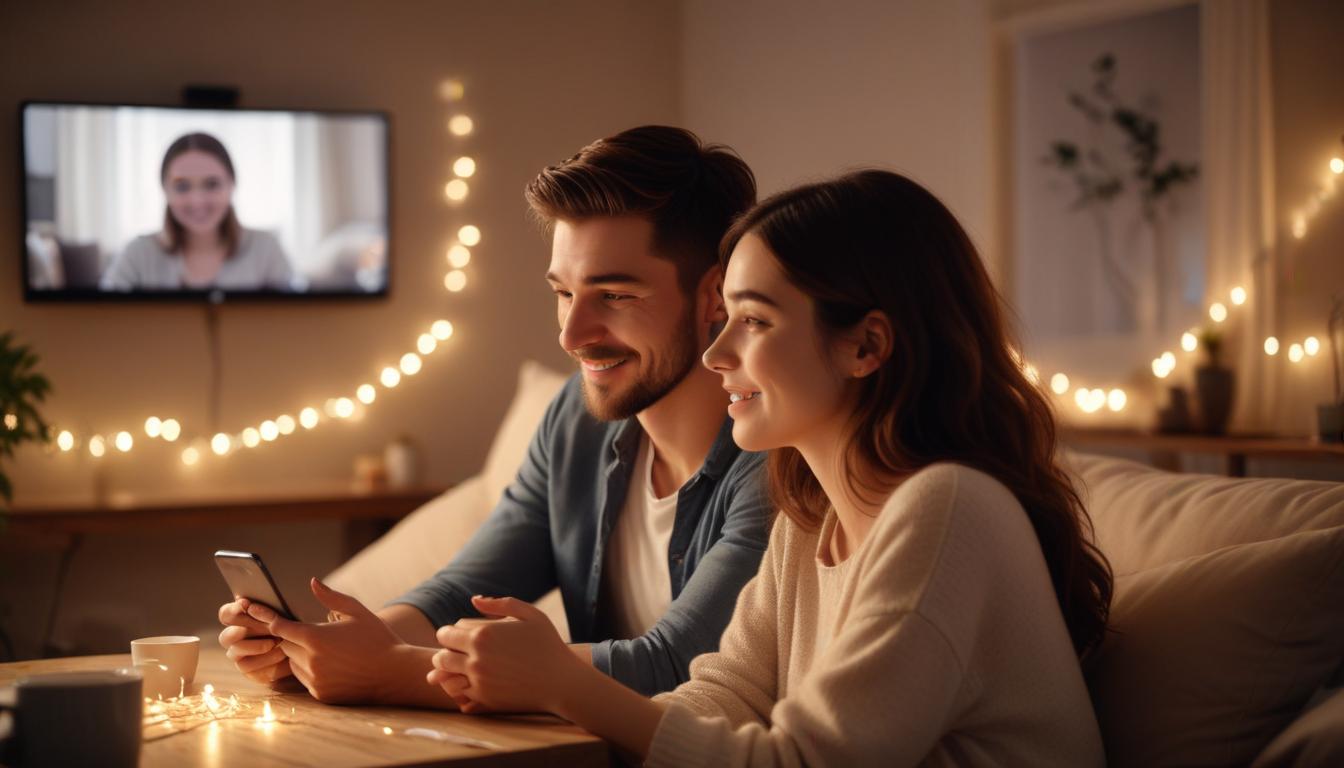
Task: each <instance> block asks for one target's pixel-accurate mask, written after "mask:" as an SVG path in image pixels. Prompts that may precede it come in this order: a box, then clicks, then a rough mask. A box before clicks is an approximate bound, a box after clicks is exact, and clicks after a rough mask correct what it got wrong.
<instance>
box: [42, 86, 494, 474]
mask: <svg viewBox="0 0 1344 768" xmlns="http://www.w3.org/2000/svg"><path fill="white" fill-rule="evenodd" d="M438 94H439V97H440V98H441V99H442V100H443V101H444V102H446V103H448V105H449V106H450V109H453V110H456V109H457V106H458V105H457V102H460V101H462V100H463V98H464V97H465V95H466V88H465V87H464V86H463V84H462V82H461V81H459V80H454V79H450V80H445V81H443V82H442V83H440V84H439V87H438ZM447 127H448V132H449V133H450V134H451V135H452V136H454V137H455V138H456V139H458V140H460V139H463V138H465V137H467V136H469V135H471V133H472V131H473V130H474V129H475V123H474V122H473V121H472V119H471V117H470V116H468V115H466V114H462V113H461V112H460V111H455V113H454V114H452V115H451V116H450V118H449V119H448V122H447ZM451 168H452V174H453V178H451V179H449V180H448V181H447V182H446V183H445V184H444V187H443V189H444V197H445V199H446V201H447V202H448V204H450V205H456V204H458V203H461V202H462V201H463V200H465V199H466V198H467V195H468V194H469V192H470V186H469V184H468V182H467V179H468V178H471V177H473V176H475V175H476V173H477V171H478V166H477V162H476V160H475V159H474V158H472V157H470V156H468V155H458V156H457V157H456V158H455V159H454V160H453V163H452V166H451ZM481 237H482V235H481V230H480V227H478V226H476V225H474V224H465V225H462V226H461V227H459V228H458V230H457V233H456V237H455V238H454V240H453V242H452V243H451V244H450V245H449V247H448V250H447V253H446V258H447V262H448V266H449V267H450V269H449V271H448V273H447V274H446V275H444V279H443V283H444V288H445V289H447V290H448V291H449V292H451V293H457V292H459V291H461V290H463V289H464V288H466V286H467V273H466V271H465V270H466V267H467V265H469V264H470V263H471V258H472V253H471V248H474V247H476V246H477V245H479V244H480V242H481ZM453 333H454V328H453V324H452V323H451V322H449V321H448V320H444V319H439V320H435V321H434V322H433V324H431V325H430V326H429V328H427V329H424V330H423V331H422V332H420V333H418V334H416V335H415V337H414V338H415V343H414V349H412V350H410V351H407V352H405V353H403V354H401V355H400V356H399V357H397V358H396V364H395V365H391V364H388V365H384V366H382V367H381V369H377V368H376V369H375V370H378V371H379V372H378V376H377V384H378V385H381V386H382V388H383V389H384V390H392V389H395V388H396V387H397V386H398V385H399V384H400V383H401V381H402V378H403V377H408V376H415V375H416V374H418V373H419V372H420V371H421V370H423V368H424V365H425V363H426V361H427V360H428V359H429V358H430V356H431V355H432V354H433V353H434V352H435V350H437V349H439V348H440V347H441V346H442V345H443V343H444V342H446V341H448V339H450V338H452V336H453ZM351 394H353V397H351V396H350V394H340V395H337V396H335V397H331V398H327V399H326V400H325V401H324V402H323V403H322V405H321V406H320V407H319V406H317V405H315V404H307V405H304V406H301V407H300V408H298V409H296V410H295V411H294V412H288V413H281V414H279V415H277V416H275V417H273V418H268V419H266V420H264V421H262V422H261V423H260V424H250V425H246V426H243V427H241V428H240V429H238V430H237V431H233V432H217V433H215V434H214V435H212V436H209V437H208V438H207V437H206V436H198V437H196V438H194V439H192V440H190V441H189V444H188V445H186V446H185V447H184V448H183V449H182V451H181V453H180V459H181V461H182V463H183V464H184V465H186V466H188V467H192V466H196V465H197V464H199V463H200V462H201V461H202V460H204V459H206V458H209V457H212V456H213V457H219V458H223V457H226V456H229V455H231V454H233V453H235V452H237V451H239V450H246V449H254V448H258V447H261V446H264V445H265V444H267V443H274V442H277V441H279V440H280V439H281V438H284V437H288V436H291V435H294V434H297V433H298V431H299V428H302V429H303V430H304V431H308V430H312V429H316V428H317V427H318V426H320V425H322V424H323V423H325V422H330V421H344V420H349V419H353V418H357V417H359V416H362V415H363V413H364V411H365V409H367V408H368V407H369V406H371V405H373V404H374V402H376V401H377V400H378V399H379V396H380V393H379V391H378V387H377V386H375V384H374V383H370V382H362V383H360V384H358V385H357V386H355V387H354V388H353V392H352V393H351ZM295 414H297V416H296V415H295ZM134 432H135V434H133V431H132V430H129V429H120V430H110V431H108V432H106V433H102V434H89V435H87V436H83V435H80V434H79V433H78V432H77V431H75V430H71V429H60V430H59V431H58V432H57V435H56V449H57V452H59V453H65V454H68V453H72V452H74V451H76V450H78V449H80V448H81V447H84V448H86V449H87V450H88V453H89V455H90V456H92V457H93V458H95V459H101V458H103V457H104V456H106V455H107V454H108V452H109V449H113V450H116V451H117V452H119V453H130V452H131V451H132V450H133V449H134V448H135V447H136V446H137V438H136V434H138V433H139V432H143V433H144V435H145V437H146V438H148V440H147V441H145V442H150V441H154V440H161V441H163V442H167V443H174V442H177V441H178V439H179V438H181V437H182V436H183V434H184V430H183V426H182V423H181V422H179V421H178V420H177V419H176V418H160V417H158V416H150V417H149V418H148V419H146V420H145V423H144V427H143V430H135V431H134Z"/></svg>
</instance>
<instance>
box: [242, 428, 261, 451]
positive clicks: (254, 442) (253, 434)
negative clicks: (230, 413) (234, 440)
mask: <svg viewBox="0 0 1344 768" xmlns="http://www.w3.org/2000/svg"><path fill="white" fill-rule="evenodd" d="M243 445H245V446H247V447H248V448H256V447H257V446H258V445H261V433H260V432H258V431H257V428H256V427H248V428H247V429H244V430H243Z"/></svg>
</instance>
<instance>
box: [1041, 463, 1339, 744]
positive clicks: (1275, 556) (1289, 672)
mask: <svg viewBox="0 0 1344 768" xmlns="http://www.w3.org/2000/svg"><path fill="white" fill-rule="evenodd" d="M1067 463H1069V464H1071V465H1072V467H1073V468H1074V470H1075V471H1076V472H1077V473H1078V476H1079V479H1080V481H1081V482H1080V491H1081V493H1082V495H1083V497H1084V501H1085V503H1086V504H1087V507H1088V511H1089V513H1090V514H1091V516H1092V519H1093V523H1094V526H1095V529H1096V541H1097V544H1098V546H1099V547H1100V548H1101V550H1102V552H1103V553H1104V554H1105V555H1106V556H1107V557H1108V559H1109V560H1110V561H1111V564H1112V568H1113V569H1114V572H1115V577H1116V579H1115V594H1114V599H1113V602H1112V606H1111V626H1112V628H1113V629H1114V630H1115V631H1114V632H1113V633H1111V634H1109V635H1108V636H1107V638H1106V640H1105V642H1104V643H1103V644H1102V645H1101V647H1100V648H1099V649H1098V651H1097V652H1096V653H1095V654H1094V656H1093V657H1091V658H1090V659H1089V660H1088V665H1087V666H1088V683H1089V688H1090V690H1091V692H1092V698H1093V703H1094V705H1095V707H1096V710H1097V718H1098V721H1099V722H1100V724H1101V727H1102V732H1103V736H1104V737H1105V743H1106V749H1107V753H1108V757H1109V760H1110V762H1111V764H1112V765H1117V766H1127V765H1173V764H1174V765H1228V764H1243V765H1244V764H1246V763H1248V762H1250V761H1251V760H1252V759H1253V758H1255V756H1256V755H1257V754H1259V753H1260V751H1261V750H1262V749H1263V748H1264V747H1265V745H1266V744H1267V743H1268V742H1269V741H1270V740H1271V739H1273V738H1274V737H1275V736H1276V735H1277V734H1278V733H1279V732H1280V731H1281V730H1282V729H1283V728H1284V727H1285V726H1286V725H1287V724H1288V723H1289V722H1291V721H1292V720H1293V718H1294V717H1296V716H1297V714H1298V713H1299V712H1300V710H1301V708H1302V706H1303V704H1304V703H1305V702H1306V701H1307V699H1308V698H1309V697H1310V696H1311V694H1312V692H1313V691H1315V690H1316V689H1317V688H1318V687H1319V686H1320V685H1321V684H1322V683H1323V682H1324V681H1325V680H1326V679H1327V678H1328V677H1329V676H1330V674H1331V672H1332V671H1333V670H1334V669H1336V668H1337V667H1338V665H1339V663H1340V659H1341V657H1344V485H1340V484H1334V483H1321V482H1310V481H1296V480H1260V479H1256V480H1245V479H1242V480H1237V479H1229V478H1220V477H1211V476H1207V475H1193V474H1173V473H1168V472H1162V471H1158V470H1154V469H1152V468H1151V467H1146V466H1143V465H1141V464H1136V463H1134V462H1128V461H1121V460H1118V459H1109V458H1104V457H1096V456H1085V455H1072V456H1070V457H1068V460H1067Z"/></svg>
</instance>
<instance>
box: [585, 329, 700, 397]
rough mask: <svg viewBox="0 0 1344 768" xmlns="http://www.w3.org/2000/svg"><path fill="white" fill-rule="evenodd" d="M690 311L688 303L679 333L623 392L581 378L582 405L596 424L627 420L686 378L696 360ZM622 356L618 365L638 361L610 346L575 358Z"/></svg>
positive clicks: (631, 353)
mask: <svg viewBox="0 0 1344 768" xmlns="http://www.w3.org/2000/svg"><path fill="white" fill-rule="evenodd" d="M694 312H695V309H694V303H693V302H691V306H688V307H687V311H686V313H685V315H684V316H683V317H682V318H681V322H680V323H679V324H678V328H680V329H681V332H680V333H678V334H677V335H676V336H675V337H674V338H673V339H672V343H671V348H670V349H668V351H667V355H666V356H665V357H662V358H661V359H657V358H656V359H654V360H652V363H653V365H652V367H651V368H650V370H649V371H647V372H646V373H644V374H643V375H641V376H640V377H639V378H638V379H636V380H635V381H634V382H633V383H632V384H630V385H629V386H628V387H627V388H626V389H625V390H624V391H621V392H613V391H611V388H610V387H608V386H606V385H603V384H593V383H591V382H589V381H588V378H587V377H584V378H583V402H584V405H586V406H587V407H588V412H589V413H591V414H592V415H593V418H595V419H598V420H600V421H616V420H618V419H628V418H630V417H631V416H634V415H635V414H637V413H639V412H640V411H642V410H644V409H645V408H648V407H650V406H652V405H653V404H654V403H656V402H658V401H659V400H662V399H663V397H665V396H666V395H667V393H668V392H671V391H672V390H673V389H675V388H676V386H677V385H678V384H680V383H681V382H682V380H683V379H685V378H686V375H687V374H689V373H690V372H691V369H692V368H694V367H695V365H696V363H697V362H698V361H699V359H700V355H699V353H698V352H697V351H696V338H695V323H694V318H695V314H694ZM623 354H625V355H629V357H628V358H627V359H626V361H625V362H624V363H623V364H622V365H635V364H637V363H638V362H639V361H640V358H639V356H638V355H635V354H634V353H633V352H632V351H631V350H629V349H616V348H612V347H602V348H594V349H590V350H585V354H584V355H582V356H579V355H575V357H581V359H582V358H596V359H599V360H601V359H606V360H610V359H611V358H613V357H621V356H622V355H623Z"/></svg>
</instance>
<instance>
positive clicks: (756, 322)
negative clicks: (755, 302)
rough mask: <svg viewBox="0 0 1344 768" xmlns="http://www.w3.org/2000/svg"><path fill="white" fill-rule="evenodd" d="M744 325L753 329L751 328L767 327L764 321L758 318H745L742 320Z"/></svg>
mask: <svg viewBox="0 0 1344 768" xmlns="http://www.w3.org/2000/svg"><path fill="white" fill-rule="evenodd" d="M742 324H743V325H746V326H748V327H751V326H763V325H765V321H764V320H761V319H760V318H758V317H744V318H742Z"/></svg>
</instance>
